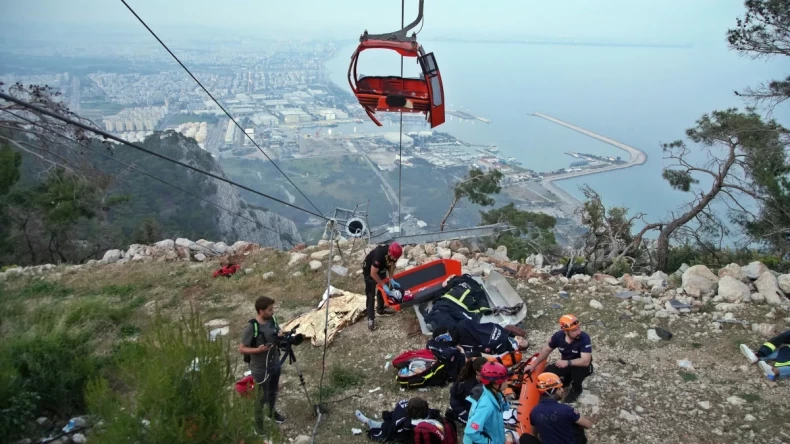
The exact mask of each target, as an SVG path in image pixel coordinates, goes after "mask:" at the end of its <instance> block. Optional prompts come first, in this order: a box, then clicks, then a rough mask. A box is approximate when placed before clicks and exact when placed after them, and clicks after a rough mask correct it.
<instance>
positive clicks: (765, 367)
mask: <svg viewBox="0 0 790 444" xmlns="http://www.w3.org/2000/svg"><path fill="white" fill-rule="evenodd" d="M757 365H759V366H760V370H762V371H763V373H765V377H766V378H768V380H769V381H775V380H776V375H775V374H774V369H773V368H771V365H770V364H768V363H767V362H765V361H760V362H758V363H757Z"/></svg>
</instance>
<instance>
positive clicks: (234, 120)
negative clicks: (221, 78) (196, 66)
mask: <svg viewBox="0 0 790 444" xmlns="http://www.w3.org/2000/svg"><path fill="white" fill-rule="evenodd" d="M121 2H122V3H123V4H124V5H125V6H126V8H127V9H129V11H130V12H131V13H132V14H134V16H135V17H136V18H137V20H139V21H140V23H142V25H143V26H145V29H147V30H148V32H150V33H151V35H152V36H154V38H155V39H156V40H157V41H158V42H159V43H160V44H161V45H162V47H164V48H165V50H167V52H169V53H170V55H171V56H173V58H174V59H175V61H176V62H178V64H179V65H181V67H182V68H184V71H186V72H187V74H189V76H190V77H192V79H193V80H194V81H195V82H196V83H197V84H198V86H200V88H201V89H203V91H204V92H205V93H206V94H208V96H209V97H211V100H213V101H214V103H216V104H217V106H219V107H220V109H221V110H222V111H223V112H224V113H225V115H227V116H228V118H229V119H230V120H231V121H232V122H233V123H234V124H236V127H237V128H239V129H240V130H241V132H242V133H243V134H244V135H245V136H246V137H247V138H248V139H249V140H250V142H252V144H253V145H255V147H256V148H258V151H260V152H261V154H263V155H264V156H266V158H267V159H269V162H271V163H272V165H273V166H274V167H275V168H277V171H279V172H280V173H281V174H282V175H283V176H284V177H285V179H286V180H288V182H290V183H291V185H293V187H294V188H296V191H298V192H299V194H301V195H302V197H304V198H305V200H307V202H309V203H310V205H311V206H312V207H313V208H314V209H315V211H317V212H319V213H320V212H321V210H319V209H318V207H316V206H315V204H314V203H313V202H312V201H311V200H310V199H309V198H308V197H307V196H305V194H304V193H303V192H302V190H300V189H299V187H298V186H296V184H295V183H293V181H292V180H291V178H289V177H288V175H287V174H285V172H284V171H283V170H281V169H280V167H279V166H277V164H276V163H274V160H272V159H271V158H270V157H269V155H268V154H266V152H265V151H263V149H262V148H261V147H260V145H258V143H257V142H255V140H254V139H253V138H252V137H251V136H250V135H249V134H247V132H246V131H244V128H243V127H242V126H241V125H240V124H239V122H237V121H236V119H234V118H233V116H231V115H230V113H229V112H228V111H227V110H225V107H223V106H222V105H221V104H220V103H219V101H218V100H217V99H215V98H214V96H213V95H212V94H211V93H210V92H208V90H207V89H206V87H205V86H203V84H202V83H200V80H198V79H197V77H195V76H194V75H193V74H192V72H191V71H190V70H189V68H187V67H186V66H185V65H184V64H183V63H181V60H179V58H178V57H176V55H175V54H173V51H171V50H170V48H168V47H167V45H165V42H163V41H162V40H161V39H160V38H159V36H157V35H156V33H155V32H154V31H153V30H152V29H151V28H150V27H149V26H148V25H147V24H146V23H145V22H144V21H143V19H142V18H140V16H139V15H137V13H136V12H134V9H132V7H131V6H129V4H128V3H126V0H121Z"/></svg>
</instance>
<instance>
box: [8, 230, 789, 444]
mask: <svg viewBox="0 0 790 444" xmlns="http://www.w3.org/2000/svg"><path fill="white" fill-rule="evenodd" d="M333 248H335V251H334V252H333V254H330V252H329V245H328V243H326V242H322V243H321V244H320V245H318V246H311V247H304V248H302V247H300V248H297V249H295V250H294V251H292V252H289V253H285V252H279V251H274V250H271V249H260V248H258V247H257V246H256V245H254V244H247V243H246V242H245V243H236V244H234V245H233V246H227V245H225V244H221V245H220V244H214V243H210V242H206V241H197V242H192V241H189V240H187V239H179V240H177V241H175V242H173V241H163V242H160V243H158V244H156V245H154V246H132V247H130V249H129V250H127V251H126V252H120V251H117V252H108V253H107V255H105V258H104V260H102V261H98V262H95V263H90V264H88V265H83V266H42V267H30V268H23V269H12V270H7V271H6V272H4V273H0V281H1V282H3V287H0V288H1V289H3V290H4V291H6V292H14V291H24V292H27V293H25V294H28V293H29V288H31V287H35V286H36V285H37V284H36V283H37V282H40V281H46V282H51V283H52V285H54V286H56V287H52V288H56V289H57V291H58V294H59V295H60V296H59V297H57V298H56V297H53V296H51V295H49V294H42V295H39V296H40V297H38V298H37V299H36V300H31V301H29V302H27V303H26V310H27V312H31V311H34V310H35V309H36V307H41V306H43V305H48V304H49V305H52V304H66V305H64V306H63V307H64V308H63V309H64V310H66V309H68V307H69V305H68V304H78V303H79V301H80V298H82V297H87V296H84V295H88V294H90V295H95V294H96V293H98V292H100V291H101V289H103V288H106V287H107V286H108V285H113V286H115V287H118V286H128V287H129V288H131V290H130V291H132V292H133V293H134V295H135V296H136V297H142V298H145V301H146V303H145V304H141V306H140V308H139V309H138V312H137V313H136V315H135V317H134V318H133V319H134V322H135V323H136V324H137V325H138V326H139V328H141V329H145V325H146V323H147V322H148V319H149V318H150V315H151V313H152V312H153V307H154V305H155V304H157V303H158V304H159V305H160V306H164V307H165V309H166V310H169V313H171V314H172V315H173V316H176V315H177V314H178V313H180V307H182V306H183V305H184V304H186V303H187V302H191V303H193V304H195V305H196V306H198V307H199V308H200V309H201V311H202V313H203V315H204V318H206V319H208V320H212V321H214V322H212V323H211V324H210V327H208V328H210V329H214V328H217V329H220V330H221V331H218V332H217V334H219V335H222V334H226V335H227V336H226V337H227V338H228V341H229V346H235V344H236V341H237V338H238V337H239V334H240V331H241V329H242V328H243V326H244V323H245V322H246V320H247V319H249V318H250V317H251V315H252V303H253V301H254V300H255V298H257V297H258V296H260V295H263V294H266V295H270V296H272V297H274V299H275V300H276V301H277V306H276V307H277V308H276V309H277V312H278V316H279V317H281V319H282V320H281V322H284V321H285V320H287V319H290V318H292V317H294V316H297V315H298V314H301V313H304V312H305V311H307V310H310V309H312V308H314V307H315V306H316V304H317V302H318V301H319V300H320V298H321V294H322V293H323V291H324V289H325V286H326V276H327V275H326V270H327V267H332V272H331V273H330V276H331V279H332V285H333V286H335V287H337V288H341V289H344V290H348V291H353V292H358V293H362V292H363V285H362V282H361V279H360V278H359V276H358V274H360V273H361V271H360V267H361V262H362V258H363V257H364V254H365V251H366V249H365V248H366V247H365V246H363V245H358V244H356V243H354V242H351V241H347V240H343V241H341V242H340V243H339V244H336V246H335V247H333ZM223 249H225V251H222V250H223ZM207 252H209V254H207ZM199 255H200V256H199ZM330 256H331V257H330ZM435 258H453V259H456V260H459V261H461V262H462V263H463V264H464V268H465V271H467V272H469V273H470V274H473V275H482V276H485V275H487V274H488V273H489V272H490V271H491V270H498V271H500V272H502V273H503V274H505V275H506V276H510V277H511V285H512V286H513V287H514V288H515V289H516V290H517V291H518V293H519V294H520V295H521V296H522V297H523V298H524V300H525V302H526V303H527V306H528V309H529V314H528V316H527V319H526V320H525V321H524V327H525V328H526V329H527V331H528V332H529V338H530V341H531V343H532V346H531V347H530V351H532V352H537V350H539V348H540V347H541V346H542V345H543V344H544V343H545V342H546V341H547V340H548V338H549V336H550V335H551V333H553V332H554V331H555V329H556V322H557V319H558V318H559V317H560V316H561V315H562V314H564V313H573V314H575V315H576V316H578V317H579V318H580V319H581V320H582V323H583V328H584V329H585V331H587V332H588V333H589V334H590V335H591V337H592V341H593V350H594V351H593V356H594V365H595V373H594V374H593V375H592V376H591V377H590V378H588V379H587V381H586V383H585V386H586V387H585V395H584V396H583V397H582V398H581V399H580V402H579V403H578V408H579V410H580V411H581V412H582V414H584V415H586V416H588V417H590V418H591V419H592V420H593V422H594V424H595V426H594V428H593V429H592V430H591V431H590V432H589V433H588V437H589V438H590V441H591V442H608V443H630V442H648V443H654V442H655V443H659V442H661V443H664V442H688V443H692V442H693V443H721V442H727V443H752V442H766V443H782V442H784V443H790V419H788V415H787V411H788V407H790V385H788V384H790V381H781V382H770V381H768V380H767V379H766V378H765V377H764V376H763V375H762V373H761V372H760V371H759V369H758V367H757V366H754V365H748V363H747V361H746V360H745V358H744V357H743V356H742V355H741V354H740V352H739V351H738V345H739V344H741V343H746V344H749V345H751V346H752V347H754V348H757V347H758V346H759V345H760V344H761V343H762V342H764V341H765V340H766V339H768V338H769V337H770V336H772V335H774V334H776V333H779V332H782V331H785V330H788V329H790V302H788V299H787V298H786V296H785V293H786V292H790V275H777V274H776V273H773V272H772V271H770V270H768V269H767V267H765V266H764V265H763V264H760V263H752V264H748V265H746V266H743V267H741V266H738V265H735V264H733V265H730V266H727V267H725V268H722V269H721V270H717V273H713V272H712V271H711V270H709V269H708V268H707V267H704V266H693V267H685V266H684V267H683V268H682V269H681V270H678V272H676V273H673V274H672V275H669V276H668V275H665V274H663V273H655V274H653V275H651V276H630V275H625V276H623V277H621V278H614V277H612V276H606V275H595V276H586V275H575V276H573V277H571V278H570V279H567V278H565V277H556V276H552V275H551V274H550V273H549V269H550V268H551V267H548V266H544V264H543V259H542V258H541V257H531V258H530V259H529V260H528V261H527V263H517V262H512V261H510V260H508V258H507V251H506V250H505V249H504V248H500V249H497V250H489V251H486V252H481V251H475V250H474V248H471V247H469V246H467V245H464V244H462V243H460V242H457V241H453V242H442V243H438V244H427V245H420V246H413V247H410V246H407V247H406V248H405V254H404V257H403V258H401V260H399V261H398V268H399V269H405V268H409V267H413V266H416V265H418V264H420V263H424V262H426V261H430V260H433V259H435ZM228 261H230V262H234V263H239V264H240V265H241V270H240V271H239V272H238V273H237V274H236V275H235V276H234V277H233V278H231V279H214V278H212V277H211V273H212V272H213V271H214V270H215V269H217V268H219V266H220V264H221V263H227V262H228ZM98 270H101V273H96V272H95V271H98ZM53 291H54V290H53ZM64 292H65V294H67V295H68V296H66V297H65V298H64V297H63V296H62V295H63V294H64ZM24 311H25V310H22V312H24ZM15 313H20V311H19V310H16V311H15ZM11 327H13V326H11ZM11 327H9V324H7V323H4V324H3V328H4V329H7V328H11ZM225 327H226V328H225ZM666 332H670V333H671V338H670V337H668V335H666ZM662 336H663V338H662ZM108 337H112V335H108ZM425 340H426V338H425V337H424V336H422V335H421V333H419V326H418V324H417V320H416V316H415V315H414V312H413V311H412V310H409V311H404V312H401V313H398V314H397V315H396V316H394V317H389V318H382V319H379V328H378V329H377V330H376V331H375V332H372V333H371V332H369V331H368V330H367V326H366V325H365V323H364V322H357V323H356V324H354V325H351V326H349V327H348V328H346V329H345V330H343V331H342V332H341V333H340V334H339V335H338V336H337V338H336V339H335V341H334V343H333V344H332V345H331V346H330V347H329V349H328V351H327V360H326V373H325V376H324V378H325V379H324V381H325V384H324V385H325V386H327V387H328V388H327V389H326V391H325V392H324V396H322V400H327V399H328V400H329V401H330V403H329V412H328V413H327V414H326V415H324V416H323V418H322V422H321V424H320V426H319V428H318V434H317V437H316V442H320V443H330V444H331V443H347V442H364V441H365V438H364V436H354V435H353V434H352V428H361V427H360V424H359V423H358V422H357V421H355V420H354V417H353V411H354V410H355V409H356V408H360V409H362V410H363V411H364V412H365V413H367V414H369V415H372V416H376V417H380V415H381V411H382V410H386V409H391V407H392V405H393V404H394V402H396V401H397V400H399V399H402V398H407V397H410V396H414V395H419V396H423V397H425V398H426V399H428V401H429V402H430V403H431V405H432V406H433V407H435V408H439V409H440V410H442V411H443V410H444V409H445V408H446V407H447V404H448V401H447V388H446V387H444V388H442V387H432V388H429V389H428V390H427V391H424V392H420V391H409V392H403V391H401V390H400V389H399V388H398V387H397V384H396V383H395V381H394V377H395V373H394V370H393V369H392V368H391V367H388V368H387V366H386V364H387V362H388V360H390V359H391V358H392V357H393V356H395V355H397V354H398V353H401V352H403V351H405V350H408V349H416V348H421V347H423V346H424V345H425ZM97 347H101V345H100V344H97ZM321 351H322V350H321V348H320V347H312V346H310V345H309V344H308V343H305V344H304V345H301V346H299V347H298V348H297V350H296V354H297V357H298V359H299V361H298V364H299V366H300V368H301V369H302V371H304V374H305V379H306V381H307V385H308V391H309V395H310V397H311V400H312V402H313V403H315V402H317V395H318V394H317V386H318V381H319V379H320V378H321V369H322V368H321ZM239 359H240V358H239ZM243 370H244V368H243V367H242V366H239V370H238V371H239V374H241V372H243ZM281 390H282V396H281V399H282V402H281V404H282V407H283V412H284V413H285V414H286V415H287V416H288V418H289V420H288V422H287V423H286V424H284V425H283V426H282V430H283V432H284V434H285V435H286V436H287V437H288V438H289V439H292V440H294V441H295V442H304V439H305V436H306V435H310V433H311V432H312V429H313V427H314V425H315V418H314V417H313V415H312V413H311V409H310V404H309V403H308V401H307V399H306V397H305V394H304V392H303V391H302V390H301V386H300V385H299V380H298V378H297V377H296V372H295V367H293V366H291V367H288V368H287V369H286V370H285V373H284V376H283V380H282V389H281ZM87 436H88V437H87V440H88V442H89V441H90V435H89V433H88V435H87Z"/></svg>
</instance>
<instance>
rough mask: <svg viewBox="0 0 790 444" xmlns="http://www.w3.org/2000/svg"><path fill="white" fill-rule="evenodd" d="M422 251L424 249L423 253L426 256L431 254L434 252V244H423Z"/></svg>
mask: <svg viewBox="0 0 790 444" xmlns="http://www.w3.org/2000/svg"><path fill="white" fill-rule="evenodd" d="M423 251H425V254H427V255H428V256H433V255H434V254H436V246H435V245H434V244H425V245H424V246H423Z"/></svg>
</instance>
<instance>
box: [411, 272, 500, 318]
mask: <svg viewBox="0 0 790 444" xmlns="http://www.w3.org/2000/svg"><path fill="white" fill-rule="evenodd" d="M437 291H439V292H440V294H441V296H439V297H438V299H437V300H436V301H434V303H433V306H432V307H431V311H430V312H428V313H427V314H426V315H424V319H425V322H426V323H428V324H430V325H431V327H432V329H433V330H436V329H439V328H442V327H446V328H449V327H451V326H453V325H455V324H456V323H458V322H461V321H464V320H473V321H475V322H480V318H481V317H482V316H483V315H484V314H486V313H488V312H490V311H491V308H490V307H489V306H488V297H487V296H486V292H485V289H483V286H482V285H480V283H479V282H477V281H476V280H475V279H474V278H473V277H472V276H471V275H469V274H463V275H461V276H455V275H452V276H450V277H449V278H447V280H446V281H444V283H443V284H442V288H441V289H439V290H437Z"/></svg>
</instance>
